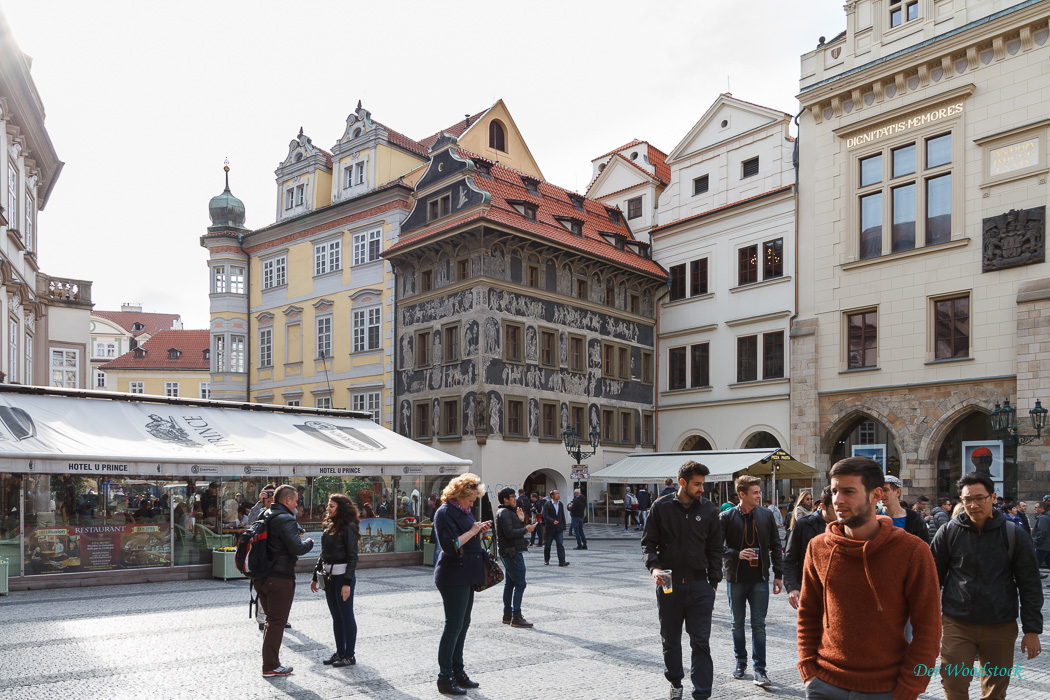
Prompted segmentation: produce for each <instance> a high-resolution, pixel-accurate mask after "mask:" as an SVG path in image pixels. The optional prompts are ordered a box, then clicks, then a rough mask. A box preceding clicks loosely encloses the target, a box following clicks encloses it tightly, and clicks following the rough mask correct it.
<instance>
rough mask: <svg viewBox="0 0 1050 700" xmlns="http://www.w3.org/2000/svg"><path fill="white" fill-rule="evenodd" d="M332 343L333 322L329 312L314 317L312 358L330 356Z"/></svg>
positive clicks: (333, 339)
mask: <svg viewBox="0 0 1050 700" xmlns="http://www.w3.org/2000/svg"><path fill="white" fill-rule="evenodd" d="M334 343H335V324H334V323H332V316H331V314H326V315H324V316H318V317H316V318H315V319H314V358H315V359H322V358H329V357H332V347H333V346H334ZM322 353H323V354H322Z"/></svg>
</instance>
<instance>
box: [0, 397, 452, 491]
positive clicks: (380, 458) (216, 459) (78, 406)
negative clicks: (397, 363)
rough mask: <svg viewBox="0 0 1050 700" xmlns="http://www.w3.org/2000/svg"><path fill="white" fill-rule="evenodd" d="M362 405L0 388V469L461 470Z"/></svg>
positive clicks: (186, 472)
mask: <svg viewBox="0 0 1050 700" xmlns="http://www.w3.org/2000/svg"><path fill="white" fill-rule="evenodd" d="M366 416H370V414H367V413H361V412H352V411H327V410H316V409H300V408H291V407H285V406H272V405H268V404H241V403H233V402H226V401H194V400H189V399H167V398H164V397H151V396H145V395H141V394H116V393H109V392H96V391H70V390H60V389H50V388H47V389H45V388H40V387H18V386H4V387H0V471H6V472H21V473H24V472H42V473H51V474H55V473H61V474H67V473H73V474H85V475H87V474H109V475H118V474H164V475H178V476H196V477H200V478H208V477H209V476H245V475H259V476H283V477H290V476H321V475H324V476H347V477H352V476H356V475H360V476H379V475H389V476H397V475H405V474H462V473H464V472H466V471H467V469H468V468H469V467H470V465H471V462H470V461H469V460H464V459H460V458H458V457H453V456H452V455H449V454H446V453H444V452H441V451H439V450H435V449H433V448H430V447H428V446H426V445H422V444H420V443H418V442H416V441H415V440H412V439H410V438H406V437H403V436H401V435H398V434H397V433H395V432H393V431H390V430H387V429H386V428H384V427H382V426H381V425H379V424H377V423H375V422H373V421H372V420H370V418H368V417H366Z"/></svg>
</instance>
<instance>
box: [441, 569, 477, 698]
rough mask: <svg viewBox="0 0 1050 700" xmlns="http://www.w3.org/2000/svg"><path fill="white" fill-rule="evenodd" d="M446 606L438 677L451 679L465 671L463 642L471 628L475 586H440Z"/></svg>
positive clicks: (442, 600) (443, 602) (442, 599)
mask: <svg viewBox="0 0 1050 700" xmlns="http://www.w3.org/2000/svg"><path fill="white" fill-rule="evenodd" d="M437 589H438V592H440V593H441V602H442V604H444V606H445V629H443V630H442V631H441V642H440V643H439V644H438V678H446V679H449V680H451V679H452V678H453V677H454V676H455V675H456V674H457V673H463V672H464V670H463V644H464V643H465V642H466V641H467V630H468V629H470V611H471V608H473V607H474V586H438V587H437Z"/></svg>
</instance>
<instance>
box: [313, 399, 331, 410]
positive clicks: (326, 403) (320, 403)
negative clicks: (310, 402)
mask: <svg viewBox="0 0 1050 700" xmlns="http://www.w3.org/2000/svg"><path fill="white" fill-rule="evenodd" d="M331 407H332V397H331V396H318V397H317V398H315V399H314V408H331Z"/></svg>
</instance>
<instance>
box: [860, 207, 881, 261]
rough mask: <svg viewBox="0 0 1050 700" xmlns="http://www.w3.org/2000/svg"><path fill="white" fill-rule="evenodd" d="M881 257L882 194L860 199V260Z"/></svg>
mask: <svg viewBox="0 0 1050 700" xmlns="http://www.w3.org/2000/svg"><path fill="white" fill-rule="evenodd" d="M880 255H882V192H876V193H875V194H869V195H867V196H865V197H861V198H860V258H861V260H866V259H867V258H875V257H878V256H880Z"/></svg>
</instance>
